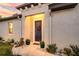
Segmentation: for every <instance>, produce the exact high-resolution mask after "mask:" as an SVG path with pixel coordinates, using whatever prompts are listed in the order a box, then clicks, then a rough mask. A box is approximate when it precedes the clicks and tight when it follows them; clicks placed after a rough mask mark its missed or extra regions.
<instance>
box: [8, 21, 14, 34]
mask: <svg viewBox="0 0 79 59" xmlns="http://www.w3.org/2000/svg"><path fill="white" fill-rule="evenodd" d="M8 25H9V33H13V23H11V22H9V23H8Z"/></svg>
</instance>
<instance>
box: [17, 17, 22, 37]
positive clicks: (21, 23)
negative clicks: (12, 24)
mask: <svg viewBox="0 0 79 59" xmlns="http://www.w3.org/2000/svg"><path fill="white" fill-rule="evenodd" d="M21 18H22V16H21V17H20V16H18V19H19V21H20V22H21V34H20V35H21V36H20V38H22V20H21Z"/></svg>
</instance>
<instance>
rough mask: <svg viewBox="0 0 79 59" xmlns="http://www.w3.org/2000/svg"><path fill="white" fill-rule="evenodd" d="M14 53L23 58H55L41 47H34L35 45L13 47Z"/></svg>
mask: <svg viewBox="0 0 79 59" xmlns="http://www.w3.org/2000/svg"><path fill="white" fill-rule="evenodd" d="M12 52H13V54H14V55H21V56H53V54H50V53H48V52H47V51H46V50H45V49H41V48H40V46H39V45H33V43H31V44H30V45H29V46H27V45H24V46H23V47H16V48H15V47H13V48H12Z"/></svg>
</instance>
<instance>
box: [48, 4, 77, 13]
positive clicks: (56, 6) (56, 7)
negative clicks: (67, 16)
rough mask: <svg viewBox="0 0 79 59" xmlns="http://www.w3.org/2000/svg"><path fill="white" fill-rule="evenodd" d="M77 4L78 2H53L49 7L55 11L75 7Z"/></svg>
mask: <svg viewBox="0 0 79 59" xmlns="http://www.w3.org/2000/svg"><path fill="white" fill-rule="evenodd" d="M76 5H77V3H52V4H50V5H49V9H50V10H51V11H52V12H53V11H59V10H65V9H70V8H74V7H75V6H76Z"/></svg>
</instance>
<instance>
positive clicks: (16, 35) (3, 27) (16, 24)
mask: <svg viewBox="0 0 79 59" xmlns="http://www.w3.org/2000/svg"><path fill="white" fill-rule="evenodd" d="M8 22H11V23H13V33H12V34H10V33H9V28H8ZM0 36H1V37H3V39H4V40H8V39H14V40H15V41H17V40H19V39H20V37H21V21H19V20H16V19H14V20H10V21H3V22H0Z"/></svg>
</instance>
